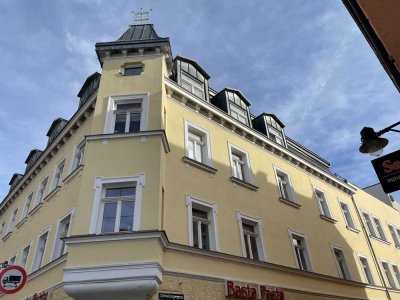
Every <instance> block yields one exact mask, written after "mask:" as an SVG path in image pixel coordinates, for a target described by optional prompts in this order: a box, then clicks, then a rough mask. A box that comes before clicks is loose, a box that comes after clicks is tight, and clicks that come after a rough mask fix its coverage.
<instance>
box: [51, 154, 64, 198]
mask: <svg viewBox="0 0 400 300" xmlns="http://www.w3.org/2000/svg"><path fill="white" fill-rule="evenodd" d="M65 161H66V158H65V157H64V158H63V159H62V160H61V161H60V162H59V163H58V164H57V165H56V167H55V168H54V175H53V181H52V183H51V191H53V190H55V189H56V188H57V187H59V186H61V183H62V176H63V172H64V169H65Z"/></svg>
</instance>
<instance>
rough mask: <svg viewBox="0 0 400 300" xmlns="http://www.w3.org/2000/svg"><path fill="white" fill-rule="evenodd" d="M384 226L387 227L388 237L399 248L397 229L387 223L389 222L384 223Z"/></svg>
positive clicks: (399, 239) (399, 238) (399, 241)
mask: <svg viewBox="0 0 400 300" xmlns="http://www.w3.org/2000/svg"><path fill="white" fill-rule="evenodd" d="M386 224H387V225H388V229H389V233H390V236H391V237H392V240H393V243H394V245H395V246H396V247H400V237H399V235H398V229H397V227H396V226H395V225H394V224H391V223H389V222H386ZM390 227H392V229H393V233H392V231H391V230H390Z"/></svg>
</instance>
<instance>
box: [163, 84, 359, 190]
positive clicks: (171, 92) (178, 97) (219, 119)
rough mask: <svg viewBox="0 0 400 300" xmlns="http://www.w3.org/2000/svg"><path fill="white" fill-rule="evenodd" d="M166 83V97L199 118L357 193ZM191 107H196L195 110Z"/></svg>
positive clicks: (329, 181) (254, 131) (329, 174)
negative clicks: (206, 119)
mask: <svg viewBox="0 0 400 300" xmlns="http://www.w3.org/2000/svg"><path fill="white" fill-rule="evenodd" d="M164 82H165V88H166V91H167V95H168V97H169V98H170V99H173V100H175V101H177V102H179V103H181V104H182V105H184V106H185V107H187V108H189V109H192V110H193V111H194V112H196V113H198V114H200V115H203V116H204V117H205V118H208V119H209V120H210V121H213V122H215V123H217V124H218V125H220V126H223V127H225V128H226V129H227V130H228V129H229V130H230V131H232V133H234V134H238V135H239V136H241V137H243V138H244V139H246V140H247V141H248V142H250V143H253V144H255V145H257V146H259V147H261V148H263V149H264V150H266V151H268V152H269V153H270V154H273V155H276V156H279V157H280V158H282V159H284V160H286V162H289V163H291V164H293V165H295V166H296V167H299V168H301V169H303V170H305V171H306V172H308V173H309V174H311V175H313V176H315V177H317V178H318V179H320V180H323V181H325V182H327V183H328V184H330V185H332V186H333V187H335V188H337V189H339V190H341V191H342V192H345V193H347V194H349V195H353V194H354V193H355V192H356V190H357V189H356V188H354V187H352V186H351V185H349V184H346V183H345V182H342V181H341V180H339V179H338V178H337V177H336V176H335V175H334V174H331V173H328V172H326V171H324V170H321V169H319V168H317V167H316V166H314V165H312V164H311V163H309V162H307V161H306V160H304V159H302V158H300V157H297V156H296V155H295V154H293V153H291V152H290V151H289V150H287V149H286V148H284V147H282V146H280V145H278V144H276V143H273V142H272V141H270V140H269V139H268V138H267V137H264V136H263V135H262V134H261V133H259V132H257V131H256V130H255V129H253V128H250V127H248V126H245V125H243V124H241V123H240V122H239V121H237V120H235V119H233V118H232V117H230V116H228V115H227V114H226V113H225V112H224V111H222V110H220V109H219V108H217V107H215V106H213V105H211V104H210V103H208V102H205V101H203V100H201V99H197V98H196V97H195V96H193V95H191V94H190V93H189V92H188V91H186V90H184V89H183V88H182V87H180V86H179V85H178V84H177V83H176V82H174V81H173V80H171V79H169V78H167V77H165V78H164ZM191 106H193V108H192V107H191ZM201 111H203V112H205V115H204V114H202V113H201Z"/></svg>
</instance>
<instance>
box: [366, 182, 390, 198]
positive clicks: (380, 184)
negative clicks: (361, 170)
mask: <svg viewBox="0 0 400 300" xmlns="http://www.w3.org/2000/svg"><path fill="white" fill-rule="evenodd" d="M376 185H380V186H382V185H381V184H380V183H379V182H377V183H374V184H371V185H368V186H366V187H363V188H361V189H362V190H364V189H367V188H370V187H373V186H376ZM385 194H386V193H385ZM387 195H389V194H387Z"/></svg>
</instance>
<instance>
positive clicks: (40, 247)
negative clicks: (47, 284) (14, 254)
mask: <svg viewBox="0 0 400 300" xmlns="http://www.w3.org/2000/svg"><path fill="white" fill-rule="evenodd" d="M50 230H51V227H49V228H47V229H46V230H45V231H44V232H43V233H41V234H39V236H38V238H37V242H36V250H35V256H34V259H33V261H32V266H31V273H33V272H35V271H36V270H38V269H40V268H41V267H42V265H43V258H44V257H45V252H46V248H47V243H48V239H49V234H50Z"/></svg>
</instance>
